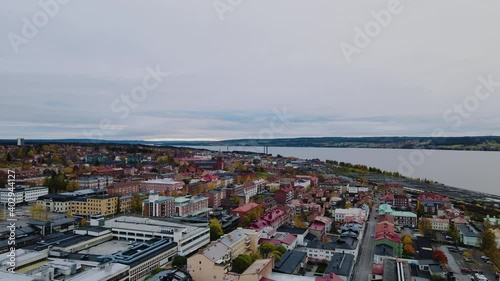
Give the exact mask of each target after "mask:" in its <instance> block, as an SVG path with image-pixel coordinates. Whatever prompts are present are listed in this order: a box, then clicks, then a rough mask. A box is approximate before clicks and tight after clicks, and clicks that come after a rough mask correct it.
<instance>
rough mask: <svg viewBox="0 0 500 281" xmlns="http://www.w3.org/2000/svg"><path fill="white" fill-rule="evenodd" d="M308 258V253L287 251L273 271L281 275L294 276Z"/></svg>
mask: <svg viewBox="0 0 500 281" xmlns="http://www.w3.org/2000/svg"><path fill="white" fill-rule="evenodd" d="M305 257H306V252H300V251H295V250H294V251H287V252H286V253H285V254H283V256H282V257H281V259H280V260H279V261H278V262H277V263H276V264H275V265H274V269H273V271H275V272H279V273H286V274H293V272H294V271H295V270H296V269H297V267H299V266H300V264H301V263H302V262H303V261H304V259H305Z"/></svg>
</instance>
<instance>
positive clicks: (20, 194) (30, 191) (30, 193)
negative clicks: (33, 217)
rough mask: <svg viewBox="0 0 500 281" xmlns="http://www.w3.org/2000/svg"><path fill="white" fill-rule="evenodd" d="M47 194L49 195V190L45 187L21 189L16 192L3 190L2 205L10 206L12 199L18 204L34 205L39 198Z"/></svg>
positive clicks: (0, 201)
mask: <svg viewBox="0 0 500 281" xmlns="http://www.w3.org/2000/svg"><path fill="white" fill-rule="evenodd" d="M11 193H12V194H11ZM47 194H49V188H48V187H45V186H39V187H19V188H15V189H14V190H10V189H8V188H1V189H0V204H8V203H9V202H12V199H9V198H14V201H15V203H16V204H22V203H33V202H36V201H37V200H38V198H39V197H41V196H44V195H47ZM9 200H10V201H9Z"/></svg>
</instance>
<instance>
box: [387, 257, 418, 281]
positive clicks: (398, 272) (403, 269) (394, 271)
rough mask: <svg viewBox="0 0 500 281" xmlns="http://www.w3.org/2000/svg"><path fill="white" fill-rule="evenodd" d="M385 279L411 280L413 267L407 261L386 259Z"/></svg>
mask: <svg viewBox="0 0 500 281" xmlns="http://www.w3.org/2000/svg"><path fill="white" fill-rule="evenodd" d="M382 279H383V280H399V281H410V280H412V279H411V268H410V265H409V263H408V262H407V261H400V260H393V259H385V260H384V273H383V277H382Z"/></svg>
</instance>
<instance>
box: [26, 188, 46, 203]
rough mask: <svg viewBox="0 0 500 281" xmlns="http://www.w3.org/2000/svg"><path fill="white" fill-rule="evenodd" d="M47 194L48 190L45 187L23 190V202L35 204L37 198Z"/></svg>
mask: <svg viewBox="0 0 500 281" xmlns="http://www.w3.org/2000/svg"><path fill="white" fill-rule="evenodd" d="M47 194H49V188H48V187H45V186H39V187H32V188H25V189H24V202H28V203H31V202H35V201H36V200H38V197H40V196H44V195H47Z"/></svg>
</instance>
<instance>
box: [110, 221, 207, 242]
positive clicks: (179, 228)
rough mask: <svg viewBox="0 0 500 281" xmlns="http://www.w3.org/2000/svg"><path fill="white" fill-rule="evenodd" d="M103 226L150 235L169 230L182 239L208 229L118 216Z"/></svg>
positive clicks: (205, 225) (205, 224)
mask: <svg viewBox="0 0 500 281" xmlns="http://www.w3.org/2000/svg"><path fill="white" fill-rule="evenodd" d="M104 226H105V227H108V228H113V229H124V230H134V231H144V232H151V233H163V232H162V230H165V229H166V228H169V229H172V230H173V231H174V232H182V233H183V234H182V238H187V237H191V236H194V235H198V234H199V233H200V232H203V231H206V230H207V229H208V223H203V226H202V225H199V226H195V225H192V224H187V223H182V224H181V223H176V222H172V221H167V220H161V219H151V218H143V217H133V216H120V217H115V218H112V219H109V220H106V221H105V222H104Z"/></svg>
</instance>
